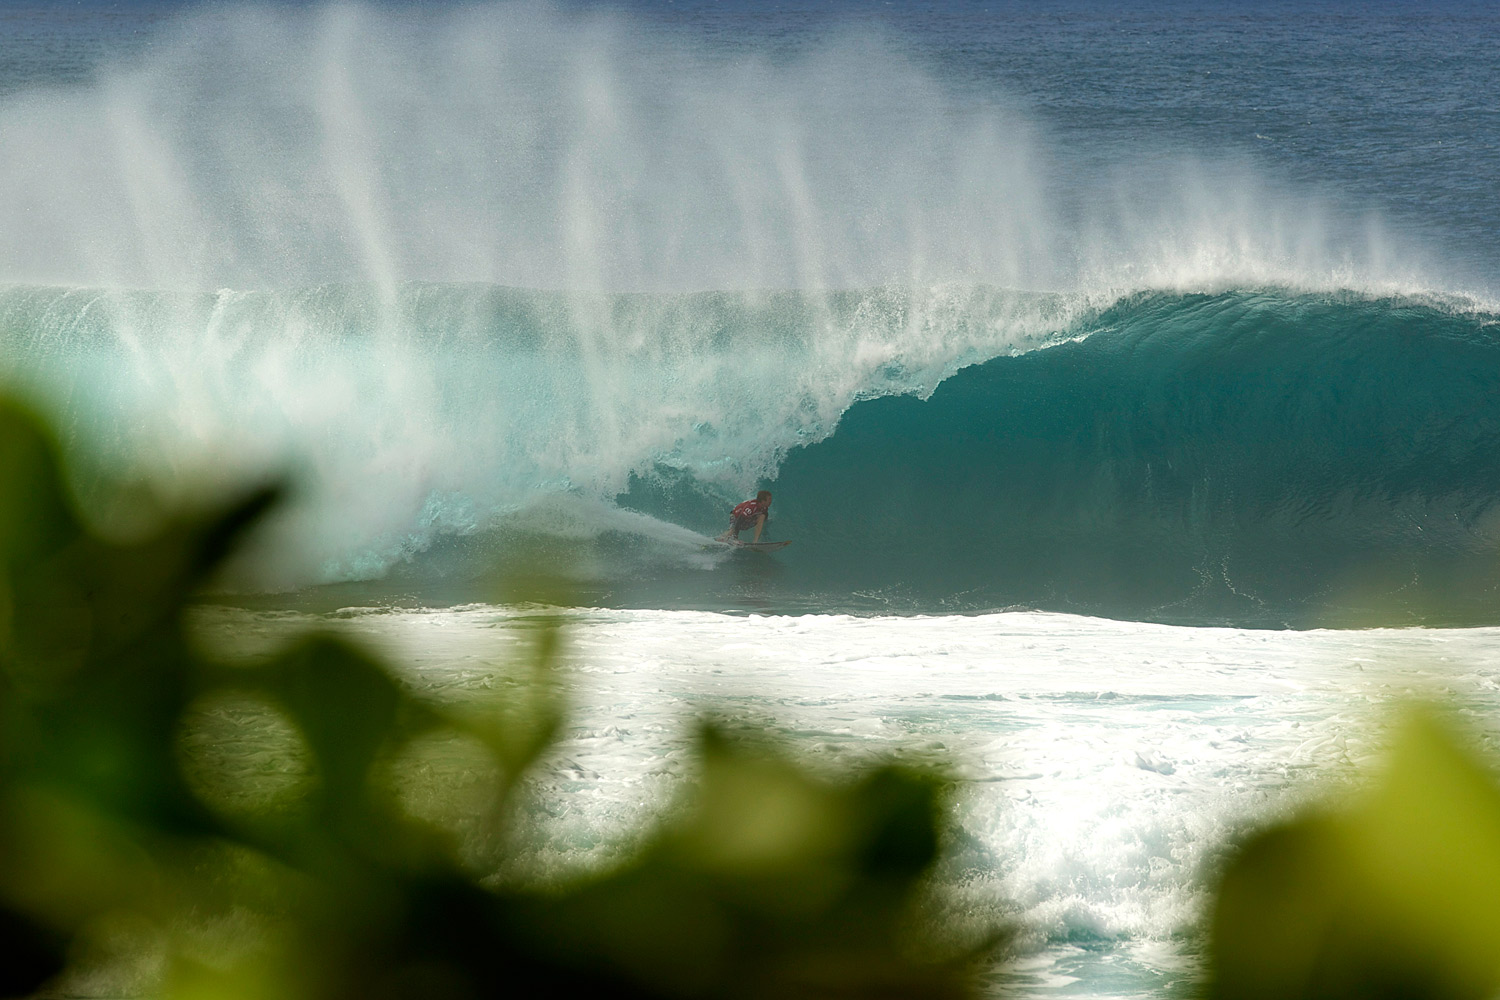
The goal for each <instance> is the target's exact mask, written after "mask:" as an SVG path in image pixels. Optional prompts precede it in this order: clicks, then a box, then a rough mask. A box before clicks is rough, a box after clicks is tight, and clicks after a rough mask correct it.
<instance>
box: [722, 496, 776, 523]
mask: <svg viewBox="0 0 1500 1000" xmlns="http://www.w3.org/2000/svg"><path fill="white" fill-rule="evenodd" d="M767 510H769V508H768V507H767V505H766V504H763V503H761V502H760V501H759V500H746V501H745V502H744V503H742V504H740V505H739V506H737V507H735V508H734V510H732V511H730V512H729V516H730V517H732V518H734V519H735V520H736V521H750V522H752V523H753V522H754V521H755V519H756V518H757V517H760V516H761V515H762V514H764V513H766V511H767Z"/></svg>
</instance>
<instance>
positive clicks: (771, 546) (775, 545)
mask: <svg viewBox="0 0 1500 1000" xmlns="http://www.w3.org/2000/svg"><path fill="white" fill-rule="evenodd" d="M715 541H720V539H715ZM722 541H723V544H725V545H728V546H730V547H731V548H736V549H749V550H750V551H751V552H775V551H776V550H777V549H784V548H786V547H787V546H788V545H790V544H792V543H791V542H790V541H785V542H739V541H735V540H734V539H732V538H726V539H722Z"/></svg>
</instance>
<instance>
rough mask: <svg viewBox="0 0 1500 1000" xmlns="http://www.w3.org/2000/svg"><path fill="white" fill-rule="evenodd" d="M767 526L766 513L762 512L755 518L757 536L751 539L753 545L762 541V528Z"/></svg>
mask: <svg viewBox="0 0 1500 1000" xmlns="http://www.w3.org/2000/svg"><path fill="white" fill-rule="evenodd" d="M765 526H766V515H764V514H761V515H760V516H759V517H757V518H756V519H755V537H754V538H752V539H750V544H751V545H754V544H755V543H756V542H758V541H760V529H762V528H764V527H765Z"/></svg>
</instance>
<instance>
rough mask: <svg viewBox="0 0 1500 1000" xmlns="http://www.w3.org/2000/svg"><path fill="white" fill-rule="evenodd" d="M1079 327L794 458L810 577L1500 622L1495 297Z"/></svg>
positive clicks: (1231, 306) (1133, 607) (1103, 319)
mask: <svg viewBox="0 0 1500 1000" xmlns="http://www.w3.org/2000/svg"><path fill="white" fill-rule="evenodd" d="M1078 332H1080V333H1087V336H1086V337H1085V338H1084V339H1080V340H1077V341H1074V342H1070V343H1066V344H1062V345H1059V346H1054V347H1051V348H1048V349H1046V350H1040V351H1034V352H1029V353H1026V354H1023V355H1020V356H1014V357H1001V358H996V359H994V360H991V361H988V362H986V363H984V364H980V365H975V366H973V367H970V368H967V369H965V370H963V371H961V372H959V373H958V374H956V375H955V376H953V377H952V378H950V379H948V380H947V381H945V382H944V383H943V384H942V385H941V386H939V387H938V389H937V391H936V392H934V393H933V394H932V396H931V397H930V398H929V399H926V400H923V399H919V398H914V397H911V396H904V397H889V398H883V399H878V400H871V401H866V402H861V403H858V404H856V405H855V406H853V407H852V408H850V410H849V411H848V412H847V413H846V414H845V415H844V417H843V420H842V421H841V422H840V424H839V427H838V430H837V432H836V433H835V434H833V435H832V436H831V437H830V438H828V439H827V440H825V441H822V442H820V443H817V444H813V445H810V446H808V447H807V448H805V449H802V450H799V451H796V452H794V453H792V454H790V455H789V456H788V457H787V459H786V461H785V463H784V464H783V465H782V466H781V469H780V473H779V475H778V477H777V479H776V482H775V483H774V485H773V488H774V489H775V490H776V491H777V493H778V500H777V505H778V506H777V507H776V508H775V513H776V515H777V517H776V521H775V537H789V538H793V539H795V540H796V544H795V545H794V546H793V547H792V548H791V549H788V550H787V557H786V559H785V560H784V561H785V562H786V563H787V564H788V568H787V571H786V572H787V574H788V575H792V574H795V576H796V578H797V579H798V581H799V583H798V585H799V587H805V588H807V590H808V591H809V592H811V593H822V594H825V595H827V594H845V595H857V596H858V597H859V598H861V599H862V600H863V602H864V603H863V606H864V607H865V608H875V607H880V606H885V607H887V608H889V609H891V610H898V611H913V610H919V611H938V610H948V611H954V610H977V609H983V608H995V607H1004V606H1009V605H1020V606H1027V607H1037V608H1044V609H1050V610H1066V611H1074V612H1083V613H1090V614H1099V615H1106V616H1111V617H1123V618H1144V619H1153V620H1166V621H1186V622H1224V623H1237V624H1261V625H1281V624H1289V623H1291V624H1311V623H1324V624H1351V623H1356V622H1377V621H1378V622H1392V621H1397V622H1399V621H1447V622H1452V621H1493V620H1494V617H1495V613H1496V612H1495V602H1496V600H1497V598H1500V494H1497V490H1496V481H1495V477H1494V471H1493V470H1494V469H1496V468H1500V319H1497V317H1496V316H1495V315H1494V314H1492V313H1482V312H1481V313H1474V312H1465V311H1455V310H1454V309H1452V308H1451V307H1448V306H1445V305H1442V304H1439V303H1434V302H1431V301H1423V300H1414V299H1405V300H1393V299H1369V298H1362V297H1357V296H1349V295H1327V294H1290V293H1287V292H1284V291H1231V292H1222V293H1218V294H1212V295H1209V294H1202V295H1179V294H1164V293H1154V294H1142V295H1137V296H1134V297H1131V298H1129V299H1126V300H1124V301H1122V302H1120V303H1118V304H1116V305H1115V306H1113V307H1112V308H1110V309H1108V310H1106V311H1104V312H1103V313H1102V314H1100V315H1099V316H1097V318H1094V319H1092V320H1091V321H1089V323H1088V324H1087V327H1086V329H1084V330H1080V331H1078ZM643 492H644V491H643ZM793 553H795V555H793ZM856 603H857V602H856Z"/></svg>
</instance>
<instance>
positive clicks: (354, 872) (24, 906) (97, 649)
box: [0, 404, 979, 1000]
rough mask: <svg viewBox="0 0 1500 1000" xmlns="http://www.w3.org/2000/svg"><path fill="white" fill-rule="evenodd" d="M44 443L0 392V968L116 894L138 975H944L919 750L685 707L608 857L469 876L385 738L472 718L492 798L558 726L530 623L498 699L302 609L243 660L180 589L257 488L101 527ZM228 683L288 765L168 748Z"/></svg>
mask: <svg viewBox="0 0 1500 1000" xmlns="http://www.w3.org/2000/svg"><path fill="white" fill-rule="evenodd" d="M56 454H57V450H56V448H55V447H54V445H53V442H52V441H50V440H49V439H48V437H47V435H46V433H45V431H44V430H42V428H41V425H40V424H39V423H38V421H36V420H35V419H34V418H32V417H31V416H30V415H28V414H27V413H25V412H23V411H20V410H18V409H16V408H13V407H11V406H8V405H3V404H0V942H3V945H4V952H5V954H6V956H7V958H6V960H5V961H4V962H3V963H0V996H6V997H15V996H25V995H27V994H30V993H32V992H33V991H35V990H37V989H38V988H39V987H41V986H43V985H44V984H45V983H46V982H47V981H48V980H50V979H52V978H54V977H55V976H57V975H58V974H59V973H61V972H63V971H64V970H65V969H66V968H67V967H68V966H69V964H70V962H73V961H74V960H75V958H76V956H77V955H79V954H81V953H83V952H84V951H86V950H87V949H88V948H89V947H90V942H91V941H92V940H94V939H95V938H98V937H100V936H101V935H103V933H104V931H103V930H101V929H102V928H108V927H111V926H118V925H119V924H121V922H122V921H123V922H125V923H127V924H130V925H131V926H137V925H146V926H149V927H152V928H155V929H156V932H157V934H158V935H159V936H160V937H161V938H163V939H164V940H165V941H166V946H165V950H166V955H167V967H166V970H165V973H164V974H163V976H162V977H161V978H160V982H159V983H157V985H156V986H154V987H153V990H154V991H156V992H159V993H160V994H161V995H163V996H169V997H176V998H184V1000H186V998H194V1000H197V998H210V997H212V998H223V1000H231V998H245V1000H251V998H262V997H264V998H268V1000H269V998H276V1000H298V998H306V1000H356V998H357V1000H380V998H393V1000H394V998H404V997H412V998H417V997H421V998H449V997H452V998H469V997H486V996H498V995H502V994H504V995H512V994H519V995H528V994H535V995H541V994H546V995H565V994H568V993H579V992H583V991H587V992H588V993H590V994H595V995H601V996H615V997H680V998H692V997H746V998H751V997H770V996H775V997H778V998H784V997H873V996H879V997H904V996H912V997H916V996H921V997H930V998H943V997H960V996H965V995H968V993H969V992H970V991H971V988H970V981H969V978H968V968H969V964H970V960H971V959H972V958H974V957H975V955H976V954H977V953H978V951H979V949H974V948H971V949H968V950H967V951H960V950H953V949H950V950H949V952H948V954H947V955H946V956H944V958H943V959H942V960H936V959H933V958H932V957H930V952H929V950H928V948H927V945H929V944H930V942H926V941H925V940H924V939H923V938H922V936H921V935H920V934H919V933H918V928H919V923H920V922H919V920H918V919H917V913H916V909H915V908H916V905H917V903H918V900H919V897H920V893H921V891H922V888H923V885H924V878H925V875H926V873H927V872H928V870H929V869H930V867H931V865H932V863H933V861H934V859H935V858H936V856H937V852H938V844H939V840H940V828H939V821H940V817H941V815H942V805H943V803H942V793H941V790H942V784H941V782H940V781H939V780H938V779H937V778H935V777H934V776H933V775H930V774H926V773H921V772H917V771H911V770H904V769H900V768H897V767H886V768H882V769H878V770H875V771H872V772H870V773H868V774H864V775H862V776H857V777H855V778H853V779H851V780H847V781H845V782H842V783H828V782H824V781H820V780H817V779H814V778H812V777H810V776H808V775H807V774H805V773H803V772H802V771H801V770H800V769H799V768H797V767H796V766H794V765H793V764H792V763H790V762H789V761H786V760H784V759H781V758H779V757H778V756H776V754H775V753H774V752H772V751H770V750H767V749H747V748H745V747H743V746H741V745H738V744H736V743H734V742H732V741H730V740H729V739H727V738H726V737H725V736H723V735H722V734H721V733H719V732H718V731H716V730H713V729H709V730H706V731H705V732H704V733H703V736H702V739H701V760H702V768H701V770H702V775H701V780H700V781H699V782H698V784H697V787H696V790H695V791H694V792H693V793H692V794H691V795H689V796H688V798H687V801H685V802H684V803H683V805H682V807H681V809H680V810H679V811H678V812H677V813H676V814H675V816H676V818H675V819H673V820H672V821H670V822H668V823H666V824H665V825H664V826H663V827H662V829H661V830H660V831H658V832H657V833H656V834H655V835H654V837H652V838H651V839H650V840H649V841H648V842H647V844H646V846H645V847H644V848H643V850H642V851H641V852H640V854H639V855H638V856H637V857H636V858H634V860H632V861H631V862H629V863H628V864H626V865H624V866H622V867H621V868H619V869H618V870H615V871H612V872H607V873H604V874H601V875H597V876H593V877H590V878H587V879H583V880H581V881H579V882H577V883H575V884H572V885H568V886H563V887H558V888H555V889H554V890H552V891H548V892H543V891H537V890H527V891H522V890H518V889H505V888H500V889H495V888H488V887H486V886H485V885H483V884H481V882H480V881H479V880H478V879H477V878H476V876H475V874H474V873H473V872H471V871H469V870H467V869H465V867H464V866H463V864H462V863H461V862H460V860H459V855H458V853H457V850H456V846H455V844H454V843H453V842H452V838H451V837H450V836H448V835H446V834H444V833H443V832H442V831H439V830H437V829H435V828H433V827H431V826H428V825H426V824H424V823H422V822H419V821H418V820H416V819H414V818H412V817H411V816H409V815H407V814H406V813H405V812H403V811H402V809H401V808H400V806H399V804H398V802H397V798H396V796H395V794H394V792H393V791H392V789H391V788H390V787H389V782H388V781H387V780H386V778H385V777H384V775H386V773H387V771H386V768H385V765H386V764H387V763H388V762H389V761H390V760H391V759H392V758H393V757H394V756H395V755H397V754H398V753H399V751H400V750H401V748H403V747H405V746H408V745H411V744H412V741H414V740H417V739H420V738H424V737H431V736H433V735H435V734H436V735H439V736H444V735H446V736H451V737H460V736H462V737H467V738H470V739H473V740H476V741H477V742H478V743H479V744H480V745H482V746H483V747H484V748H486V750H487V751H488V752H489V753H490V754H491V755H492V757H493V758H494V760H495V762H496V764H497V773H498V774H499V775H501V778H500V779H499V787H497V789H496V795H497V799H498V800H499V802H500V806H499V809H500V812H499V815H501V816H502V817H503V816H504V815H505V811H504V806H505V803H506V802H507V801H508V799H509V798H510V797H511V796H512V794H513V792H514V790H515V788H516V783H517V780H518V779H519V778H520V776H521V775H523V774H524V773H525V770H526V768H527V766H528V765H530V764H531V763H533V762H534V761H535V760H536V758H537V757H538V756H539V755H540V754H541V753H543V752H544V751H545V749H546V747H547V746H548V744H549V743H550V741H551V740H552V739H553V738H554V736H555V734H556V732H557V730H558V726H559V721H560V718H561V715H560V709H559V706H558V703H557V699H556V697H555V696H552V695H550V694H549V693H548V692H549V691H550V690H551V689H550V688H549V687H548V685H547V684H546V683H543V680H544V679H545V677H546V675H547V673H548V671H549V669H550V664H551V662H552V660H553V658H554V657H555V655H556V652H557V648H558V635H557V631H556V629H555V627H554V628H550V629H546V630H544V631H543V633H542V636H541V639H540V641H539V642H538V644H537V647H536V650H535V658H534V661H533V662H532V663H531V664H530V665H529V668H530V669H531V670H532V671H533V672H534V674H535V677H536V679H537V682H536V683H533V684H531V685H528V686H527V687H526V688H525V697H527V698H529V699H530V701H529V702H528V703H527V704H526V705H524V706H522V711H520V713H519V716H520V717H519V718H517V713H515V712H512V713H511V714H510V716H509V717H507V716H506V715H505V713H504V712H503V711H499V710H498V708H497V710H495V711H476V710H467V711H461V710H458V709H453V708H443V707H439V706H435V705H432V704H427V703H424V702H422V701H420V700H419V699H417V698H415V697H413V696H412V695H411V694H410V693H409V692H408V691H407V690H405V689H404V688H403V687H402V686H401V685H400V684H399V683H398V682H397V681H396V680H395V679H394V677H393V676H392V674H391V673H390V672H389V671H388V670H387V669H386V668H385V667H384V666H383V665H382V664H380V663H379V662H377V661H376V660H374V659H372V658H371V657H370V656H368V655H367V654H365V653H363V652H361V651H360V650H358V649H356V648H354V647H353V646H351V645H349V644H348V643H346V642H344V641H342V640H339V639H337V638H332V637H328V636H311V637H308V638H306V639H305V640H303V641H302V642H301V643H300V644H298V645H296V646H295V647H294V648H292V649H290V650H288V651H286V652H284V653H283V654H281V655H279V656H278V657H276V658H275V659H274V660H272V661H270V662H266V663H262V664H259V665H257V666H253V667H243V666H240V667H231V666H225V665H222V664H218V663H214V662H210V661H209V660H207V659H205V658H204V656H203V655H201V654H200V653H198V652H196V651H195V650H194V648H193V647H192V646H191V645H190V644H189V643H188V642H187V641H186V639H185V637H184V633H183V627H182V612H183V608H184V606H185V604H186V603H187V602H188V601H189V599H190V598H191V596H192V594H193V593H194V592H195V590H196V589H197V588H199V587H200V586H201V585H202V584H203V582H204V581H205V579H206V578H207V576H208V575H209V574H210V573H212V571H213V570H214V567H215V566H216V565H218V563H219V562H220V560H221V559H222V558H223V556H224V555H225V554H226V553H227V552H228V551H229V550H230V548H231V547H232V545H233V543H234V541H235V540H236V538H237V537H238V536H239V535H240V534H241V533H242V532H243V531H244V529H245V528H246V527H247V526H248V525H250V524H251V523H253V522H254V520H255V518H256V517H257V516H258V515H259V514H260V513H261V512H262V511H263V510H264V509H265V508H266V507H267V506H268V505H269V504H270V503H272V502H273V500H274V493H273V492H271V491H264V492H260V493H256V494H254V495H251V496H249V497H246V498H245V499H243V500H242V501H241V502H239V503H237V504H234V505H232V506H230V507H228V508H227V509H223V510H218V511H214V512H211V513H208V514H203V515H199V516H184V517H180V518H178V519H176V520H173V521H171V522H169V523H166V524H163V525H162V526H161V527H160V529H159V530H158V531H157V532H156V533H155V534H154V536H153V537H151V538H150V539H148V540H146V541H142V542H137V543H132V544H115V543H111V542H109V541H106V540H104V539H102V538H100V537H97V536H96V535H95V534H93V533H91V532H90V531H89V530H88V529H87V528H86V527H85V525H84V524H83V523H82V522H81V521H80V519H79V517H78V516H77V515H76V513H75V512H74V511H73V509H72V508H71V506H70V504H69V503H68V501H67V498H66V494H65V492H64V489H63V487H62V482H61V477H60V475H59V471H58V467H57V459H56ZM235 699H240V702H242V703H243V704H246V705H250V706H260V708H258V709H257V711H262V713H263V714H264V715H265V716H266V717H268V718H270V719H272V720H280V723H279V724H280V725H281V726H282V728H283V729H284V730H285V731H286V732H287V733H289V734H291V736H290V737H289V738H291V737H294V742H296V744H297V746H298V747H300V750H299V751H298V752H300V753H302V754H303V756H305V759H306V761H307V764H308V775H307V780H305V781H303V780H300V779H298V780H294V781H292V782H291V783H290V784H289V785H287V786H286V788H285V789H283V792H284V794H277V795H272V796H270V797H269V798H267V797H264V796H262V797H259V798H257V796H256V795H254V794H249V792H251V791H254V790H253V789H251V790H247V789H243V788H235V787H227V786H232V785H233V784H234V783H235V781H237V780H240V779H237V778H235V777H234V776H233V775H231V774H227V773H219V772H215V771H213V769H211V768H209V769H202V768H200V769H198V770H196V771H195V770H194V768H193V767H192V766H191V762H190V761H188V760H186V759H185V752H184V739H185V737H184V735H183V734H184V731H185V729H186V730H189V731H190V730H191V729H192V726H193V722H192V720H193V719H195V718H198V717H201V716H203V714H204V713H205V712H208V711H210V709H212V708H213V706H220V708H222V706H224V705H233V704H236V702H235ZM195 713H196V714H195ZM269 728H271V729H274V728H275V727H274V726H271V727H269ZM292 756H293V757H294V758H296V755H295V754H293V755H292ZM296 759H301V758H296ZM229 915H233V916H235V917H236V919H237V920H238V921H239V923H238V924H237V925H236V926H239V927H240V928H241V932H240V936H241V937H242V938H243V939H244V940H242V941H239V942H237V944H236V946H235V947H234V948H229V949H224V950H222V951H221V953H218V954H212V955H203V954H201V952H202V950H203V949H202V948H201V947H200V948H196V949H195V948H194V947H192V946H191V945H190V943H189V942H188V941H187V940H185V938H184V935H183V934H182V931H181V928H183V927H184V926H189V927H190V926H192V925H194V924H195V923H198V922H203V921H211V920H214V919H220V918H227V917H228V916H229ZM189 936H190V935H189Z"/></svg>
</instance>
